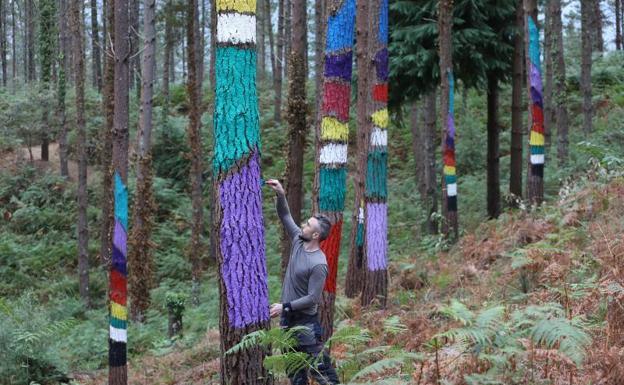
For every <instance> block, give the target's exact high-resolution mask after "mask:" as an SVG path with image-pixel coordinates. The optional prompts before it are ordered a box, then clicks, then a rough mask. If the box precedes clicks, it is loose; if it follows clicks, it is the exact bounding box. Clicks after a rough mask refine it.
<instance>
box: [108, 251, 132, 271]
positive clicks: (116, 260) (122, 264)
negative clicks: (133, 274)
mask: <svg viewBox="0 0 624 385" xmlns="http://www.w3.org/2000/svg"><path fill="white" fill-rule="evenodd" d="M126 265H127V264H126V256H125V255H123V254H122V253H121V251H119V249H117V248H116V247H115V246H113V255H112V259H111V269H113V270H115V271H117V272H119V273H121V274H123V275H126V276H127V275H128V270H127V266H126Z"/></svg>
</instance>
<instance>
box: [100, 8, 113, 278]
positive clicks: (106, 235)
mask: <svg viewBox="0 0 624 385" xmlns="http://www.w3.org/2000/svg"><path fill="white" fill-rule="evenodd" d="M105 13H106V15H105V20H106V25H107V28H106V29H104V31H105V33H104V36H105V42H106V45H105V47H106V48H105V56H104V57H105V59H106V60H105V61H104V82H103V83H104V84H103V91H104V97H103V98H102V104H103V105H102V107H103V110H104V114H105V122H104V125H103V126H102V133H101V134H100V140H101V141H102V143H103V146H102V155H101V156H102V157H101V159H100V165H101V167H102V173H103V177H102V203H101V209H102V210H101V219H100V258H101V261H102V262H103V263H105V264H106V265H107V266H108V265H109V264H110V261H111V256H112V243H111V237H112V234H113V225H114V218H113V118H114V99H115V98H114V83H115V57H114V54H113V52H114V49H113V46H114V41H115V36H114V33H113V31H114V26H115V20H114V17H115V1H114V0H107V3H106V8H105Z"/></svg>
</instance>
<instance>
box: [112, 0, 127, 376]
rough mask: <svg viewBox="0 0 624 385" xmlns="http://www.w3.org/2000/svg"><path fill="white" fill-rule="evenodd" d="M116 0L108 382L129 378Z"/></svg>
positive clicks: (118, 10) (118, 0)
mask: <svg viewBox="0 0 624 385" xmlns="http://www.w3.org/2000/svg"><path fill="white" fill-rule="evenodd" d="M114 1H115V21H114V24H115V26H114V27H115V40H114V47H115V49H114V52H115V81H114V116H113V170H114V185H115V186H114V192H115V195H114V196H115V199H114V202H115V203H114V212H115V221H114V223H115V225H114V231H113V240H112V243H113V257H112V263H111V271H110V286H109V292H110V297H111V315H110V323H111V324H110V336H109V355H108V357H109V372H108V373H109V377H108V383H109V385H125V384H126V383H127V381H128V373H127V359H126V341H127V335H126V325H127V319H128V308H127V305H126V298H127V268H126V264H127V251H126V250H127V240H128V236H127V234H128V189H127V186H128V118H129V116H128V102H129V100H128V99H129V98H128V91H129V88H128V86H129V78H130V74H129V59H130V57H129V56H130V47H129V40H130V36H129V35H128V11H129V9H128V6H129V4H128V2H127V1H125V0H114Z"/></svg>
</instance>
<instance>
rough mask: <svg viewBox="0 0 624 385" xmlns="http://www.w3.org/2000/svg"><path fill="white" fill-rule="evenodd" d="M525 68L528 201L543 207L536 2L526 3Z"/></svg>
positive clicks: (541, 118)
mask: <svg viewBox="0 0 624 385" xmlns="http://www.w3.org/2000/svg"><path fill="white" fill-rule="evenodd" d="M524 12H525V20H526V33H525V35H526V39H525V40H526V46H527V54H526V65H527V67H526V68H527V71H526V73H527V76H528V79H527V84H528V85H529V121H530V122H531V129H530V135H529V154H530V156H529V167H528V169H527V198H528V200H529V202H531V203H535V204H540V203H542V201H543V200H544V102H543V90H542V67H541V64H540V45H539V28H538V26H537V2H536V1H535V0H528V1H527V0H525V2H524Z"/></svg>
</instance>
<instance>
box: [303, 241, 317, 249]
mask: <svg viewBox="0 0 624 385" xmlns="http://www.w3.org/2000/svg"><path fill="white" fill-rule="evenodd" d="M303 249H304V250H305V251H316V250H318V249H320V246H319V242H318V241H303Z"/></svg>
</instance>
